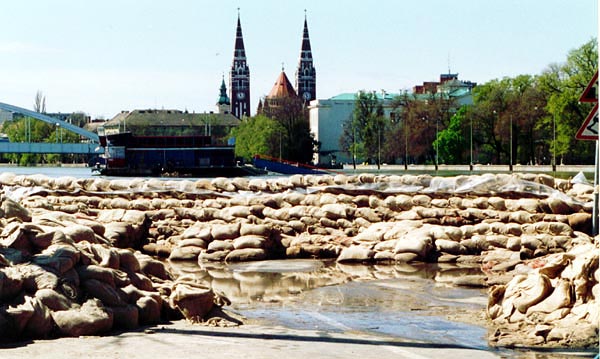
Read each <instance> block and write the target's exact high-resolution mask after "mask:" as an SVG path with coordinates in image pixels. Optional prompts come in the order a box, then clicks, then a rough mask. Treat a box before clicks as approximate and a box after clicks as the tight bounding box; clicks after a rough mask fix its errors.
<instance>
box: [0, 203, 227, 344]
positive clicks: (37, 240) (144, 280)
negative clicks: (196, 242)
mask: <svg viewBox="0 0 600 359" xmlns="http://www.w3.org/2000/svg"><path fill="white" fill-rule="evenodd" d="M34 212H35V213H30V212H29V211H28V210H27V209H26V208H24V207H22V206H21V205H20V204H19V203H17V202H15V201H13V200H11V199H10V198H8V197H7V196H6V193H3V194H2V195H0V231H1V232H0V340H1V341H7V340H8V341H10V340H19V339H23V338H52V337H58V336H75V337H76V336H82V335H97V334H102V333H106V332H108V331H110V330H112V329H116V328H120V329H133V328H136V327H138V326H139V325H144V324H155V323H158V322H160V321H161V320H163V319H166V318H183V317H185V318H186V319H188V320H191V321H202V320H203V319H204V318H205V316H206V315H207V314H208V313H209V311H210V310H211V309H213V307H214V304H215V302H216V303H217V304H219V303H220V301H219V298H218V296H215V295H214V294H213V292H212V290H211V289H210V288H208V287H206V286H203V285H201V284H200V283H196V281H195V280H194V279H189V278H185V277H183V276H182V277H180V278H174V277H173V276H172V275H171V273H169V272H168V271H167V269H166V267H165V265H164V264H163V263H162V262H160V261H158V260H156V259H154V258H152V257H150V256H149V255H146V254H142V253H141V252H139V251H134V250H133V249H131V248H127V247H123V244H128V243H129V242H122V241H121V239H122V238H128V240H133V239H139V238H145V236H146V235H147V229H146V230H144V229H143V226H144V221H143V220H142V221H141V222H136V223H134V224H132V223H130V222H115V223H113V224H114V225H115V226H113V227H111V226H110V225H108V224H107V225H106V226H105V225H103V224H101V223H99V222H96V221H93V220H91V219H90V218H89V217H87V216H81V215H76V214H68V213H64V212H56V211H53V212H44V211H39V210H38V211H34ZM142 217H143V216H142ZM121 219H123V218H121ZM125 219H131V218H128V217H125ZM138 219H139V218H138ZM111 228H113V229H111ZM114 228H118V229H122V231H121V232H120V233H118V235H114V236H112V237H111V231H113V230H114ZM115 233H116V232H115Z"/></svg>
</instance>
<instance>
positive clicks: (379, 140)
mask: <svg viewBox="0 0 600 359" xmlns="http://www.w3.org/2000/svg"><path fill="white" fill-rule="evenodd" d="M380 169H381V124H379V125H378V126H377V170H378V171H379V170H380Z"/></svg>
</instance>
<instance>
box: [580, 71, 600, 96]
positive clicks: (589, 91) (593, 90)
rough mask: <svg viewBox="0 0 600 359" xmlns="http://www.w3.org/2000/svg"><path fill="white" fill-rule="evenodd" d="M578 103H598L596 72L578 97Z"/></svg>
mask: <svg viewBox="0 0 600 359" xmlns="http://www.w3.org/2000/svg"><path fill="white" fill-rule="evenodd" d="M579 102H598V70H596V73H594V76H593V77H592V80H591V81H590V83H589V84H588V85H587V87H586V88H585V90H583V93H582V94H581V96H580V97H579Z"/></svg>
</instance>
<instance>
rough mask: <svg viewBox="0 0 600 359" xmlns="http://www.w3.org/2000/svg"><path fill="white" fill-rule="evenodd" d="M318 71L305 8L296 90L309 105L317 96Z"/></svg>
mask: <svg viewBox="0 0 600 359" xmlns="http://www.w3.org/2000/svg"><path fill="white" fill-rule="evenodd" d="M316 83H317V73H316V70H315V67H314V65H313V57H312V50H311V48H310V37H309V35H308V21H307V17H306V10H304V31H303V33H302V47H301V50H300V60H299V61H298V69H297V70H296V92H297V93H298V96H301V97H302V99H303V100H304V104H305V105H308V104H309V103H310V101H312V100H314V99H316V97H317V88H316Z"/></svg>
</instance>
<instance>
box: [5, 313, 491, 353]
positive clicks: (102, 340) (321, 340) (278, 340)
mask: <svg viewBox="0 0 600 359" xmlns="http://www.w3.org/2000/svg"><path fill="white" fill-rule="evenodd" d="M152 329H154V330H153V333H148V331H146V332H144V331H143V330H140V331H136V332H128V333H123V334H120V335H114V336H107V337H84V338H61V339H56V340H42V341H35V342H31V343H20V344H18V345H16V346H14V347H11V348H1V349H0V357H1V358H3V359H12V358H19V359H22V358H61V359H62V358H101V359H113V358H114V359H116V358H128V359H137V358H140V359H155V358H186V359H190V358H203V359H213V358H214V359H223V358H247V359H252V358H261V359H262V358H278V359H281V358H285V359H296V358H297V359H313V358H314V359H316V358H343V359H348V358H361V359H366V358H377V359H383V358H400V359H426V358H444V359H452V358H461V359H469V358H473V359H487V358H499V357H500V356H499V355H498V354H497V353H492V352H489V351H486V350H479V349H470V348H465V347H460V346H455V345H443V344H440V345H432V344H423V343H416V342H402V341H399V340H386V339H384V338H378V337H370V336H365V335H358V334H356V335H355V334H333V333H327V332H322V331H306V330H303V331H298V330H290V329H286V328H280V327H268V326H261V325H244V326H241V327H237V328H210V327H203V326H199V325H191V324H188V323H186V322H183V321H178V322H175V323H172V324H168V325H161V326H156V327H152Z"/></svg>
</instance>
